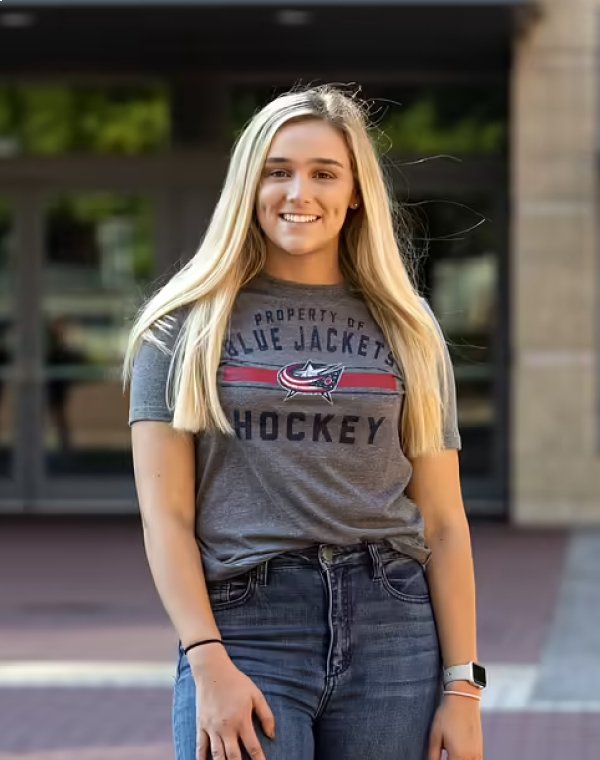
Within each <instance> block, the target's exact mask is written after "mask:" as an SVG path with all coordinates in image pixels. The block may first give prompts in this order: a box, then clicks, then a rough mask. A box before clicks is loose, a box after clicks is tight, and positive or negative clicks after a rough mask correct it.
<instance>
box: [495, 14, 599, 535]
mask: <svg viewBox="0 0 600 760" xmlns="http://www.w3.org/2000/svg"><path fill="white" fill-rule="evenodd" d="M537 2H538V6H539V8H540V14H539V16H538V17H537V18H536V19H535V20H532V21H530V22H529V23H528V24H525V25H524V26H523V28H522V29H521V32H520V34H519V35H518V37H517V39H516V41H515V59H514V69H513V74H512V109H511V111H512V126H511V129H512V158H511V160H512V179H511V183H512V228H511V238H512V240H511V257H512V261H511V298H512V325H511V342H512V366H511V373H512V375H511V392H512V404H511V441H510V447H511V451H510V458H511V472H512V474H511V504H512V513H511V522H512V523H514V524H517V525H534V524H553V525H568V524H585V523H597V524H600V403H599V399H600V389H599V380H598V370H599V367H600V362H599V360H598V351H599V346H600V327H599V324H598V319H599V316H600V314H599V304H600V283H599V272H600V267H599V257H600V240H599V234H598V229H599V225H598V134H599V131H598V113H599V110H598V88H599V86H600V77H599V74H598V63H597V56H598V34H599V33H600V0H537Z"/></svg>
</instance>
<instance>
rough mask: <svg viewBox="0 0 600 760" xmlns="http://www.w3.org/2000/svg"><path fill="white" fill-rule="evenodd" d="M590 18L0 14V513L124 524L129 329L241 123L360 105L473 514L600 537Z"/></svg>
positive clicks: (530, 14) (403, 9) (226, 7)
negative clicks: (441, 347) (432, 350)
mask: <svg viewBox="0 0 600 760" xmlns="http://www.w3.org/2000/svg"><path fill="white" fill-rule="evenodd" d="M599 6H600V3H599V2H598V1H597V0H540V1H539V2H537V3H536V4H532V3H527V2H520V1H518V0H506V1H505V2H496V1H495V0H494V1H492V0H487V1H486V0H481V1H480V2H476V1H475V0H472V1H468V2H467V0H462V1H461V2H449V1H444V0H437V2H428V1H427V0H422V1H421V2H416V1H414V2H402V1H394V0H388V1H387V2H380V3H378V4H377V8H376V9H374V8H373V7H372V6H371V5H370V4H369V3H366V2H345V3H339V4H336V3H333V2H331V3H328V4H325V3H322V2H317V1H316V0H315V2H299V3H295V4H294V7H293V9H291V8H288V7H286V6H285V5H283V4H281V3H276V2H268V1H267V0H263V2H254V3H250V2H241V0H239V1H238V2H237V3H230V2H227V0H223V1H222V2H216V0H215V2H210V1H208V2H206V1H205V2H195V1H193V0H189V1H187V2H182V1H180V2H177V3H175V4H173V3H165V2H158V1H155V2H130V3H128V4H127V6H126V7H123V4H122V3H115V2H110V0H108V1H107V0H104V1H102V0H96V2H94V3H90V2H84V1H82V0H71V1H70V2H68V1H66V0H64V1H63V2H61V3H56V2H40V0H38V2H33V1H32V2H29V0H24V1H23V2H20V3H19V9H18V11H17V10H15V6H14V5H13V6H11V5H9V4H4V5H3V6H0V328H1V330H0V339H1V342H0V378H1V383H0V394H1V395H0V513H16V514H20V513H33V514H41V513H53V514H58V513H77V514H87V513H90V514H96V513H119V512H133V511H135V510H136V508H137V507H136V500H135V490H134V486H133V480H132V474H131V452H130V444H129V429H128V427H127V420H126V418H127V399H126V398H124V397H123V395H122V393H121V389H120V379H119V371H120V358H121V355H122V350H123V347H124V342H125V340H126V336H127V329H128V325H129V324H130V321H131V318H132V316H133V314H134V312H135V309H136V308H137V306H138V305H139V304H140V302H141V300H142V299H143V297H144V296H145V295H146V294H148V293H149V292H151V291H152V289H153V288H154V287H156V286H157V285H158V284H159V282H160V281H161V279H162V278H163V277H165V276H168V273H169V272H170V271H173V268H174V267H176V266H177V265H178V263H179V262H180V261H181V260H184V259H185V258H187V257H189V256H190V255H191V254H193V253H194V251H195V249H196V248H197V245H198V242H199V240H200V237H201V235H202V231H203V229H204V228H205V226H206V223H207V221H208V219H209V217H210V213H211V210H212V207H213V205H214V202H215V199H216V197H217V195H218V192H219V188H220V185H221V182H222V179H223V174H224V170H225V166H226V163H227V158H228V152H229V149H230V146H231V143H232V141H233V139H234V138H235V134H236V133H237V131H238V130H239V128H240V127H241V126H242V124H243V123H244V121H245V120H246V119H247V118H248V117H249V116H250V115H251V114H252V112H253V111H254V109H255V108H257V107H259V106H260V105H261V104H262V103H263V102H265V101H266V100H267V99H269V98H270V97H271V96H272V95H273V94H275V93H276V92H279V91H280V90H283V89H286V88H287V87H289V86H290V85H293V84H296V83H308V82H338V83H346V84H348V83H352V82H355V83H359V84H360V86H361V88H362V90H361V94H362V95H363V96H364V97H366V98H367V99H368V100H369V102H370V103H371V118H372V121H373V123H374V130H375V133H376V134H377V129H380V130H382V131H383V133H384V134H385V135H386V136H387V137H383V136H382V135H380V140H379V141H378V144H379V146H380V148H381V151H382V154H383V159H384V163H385V165H386V171H387V173H388V176H389V178H390V181H391V183H392V187H393V191H394V193H395V196H396V199H397V201H398V202H399V203H400V204H401V205H402V206H403V207H404V208H405V209H406V211H407V212H408V213H409V214H410V215H411V219H412V220H413V225H414V239H415V247H416V251H415V253H416V260H415V267H416V270H417V273H418V280H419V286H420V287H421V289H422V291H423V292H424V293H425V295H427V297H428V298H429V299H430V301H431V303H432V305H433V307H434V309H435V311H436V313H437V315H438V317H439V318H440V321H441V323H442V326H443V327H444V330H445V332H446V335H447V337H448V339H449V342H450V346H451V352H452V357H453V362H454V366H455V374H456V379H457V387H458V397H459V423H460V428H461V433H462V436H463V451H462V453H461V470H462V476H463V491H464V496H465V503H466V506H467V510H468V512H469V513H470V514H471V515H485V516H490V517H495V518H500V519H505V520H509V521H511V522H514V523H516V524H534V523H549V524H561V523H564V522H566V521H571V520H575V521H581V522H584V521H600V467H599V464H600V462H599V460H600V392H599V390H598V374H599V369H600V359H599V344H600V338H599V336H598V321H599V317H600V312H599V309H598V291H599V287H600V286H599V279H600V277H599V272H600V267H599V266H598V260H599V252H598V244H599V237H598V215H597V184H598V162H597V154H598V150H597V149H598V129H597V124H598V104H597V90H598V84H599V81H598V74H599V71H598V54H597V48H598V34H599V31H600V13H599V10H600V8H599Z"/></svg>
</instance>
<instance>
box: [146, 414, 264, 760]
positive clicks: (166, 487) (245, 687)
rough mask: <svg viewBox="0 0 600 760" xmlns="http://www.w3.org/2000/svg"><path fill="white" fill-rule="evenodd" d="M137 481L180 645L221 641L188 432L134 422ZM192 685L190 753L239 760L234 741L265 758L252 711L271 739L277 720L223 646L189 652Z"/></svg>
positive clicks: (153, 560)
mask: <svg viewBox="0 0 600 760" xmlns="http://www.w3.org/2000/svg"><path fill="white" fill-rule="evenodd" d="M131 435H132V448H133V464H134V472H135V482H136V488H137V493H138V500H139V504H140V511H141V515H142V524H143V527H144V545H145V547H146V556H147V557H148V563H149V565H150V571H151V573H152V577H153V580H154V584H155V586H156V589H157V591H158V594H159V596H160V599H161V601H162V603H163V605H164V607H165V610H166V611H167V614H168V615H169V617H170V619H171V622H172V623H173V626H174V627H175V629H176V631H177V632H178V634H179V638H180V639H181V641H182V643H183V645H184V647H185V646H186V645H187V644H191V643H193V642H195V641H199V640H201V639H214V638H217V639H218V638H220V633H219V630H218V628H217V624H216V621H215V618H214V615H213V612H212V608H211V605H210V599H209V597H208V591H207V588H206V580H205V577H204V572H203V569H202V561H201V556H200V551H199V549H198V545H197V543H196V539H195V503H196V498H195V480H196V478H195V468H196V461H195V452H194V439H193V436H192V435H191V434H188V433H181V432H179V431H176V430H174V429H173V428H172V427H171V425H170V424H169V423H168V422H157V421H156V422H155V421H150V420H140V421H138V422H136V423H134V424H133V425H132V433H131ZM187 657H188V661H189V663H190V667H191V670H192V675H193V677H194V681H195V684H196V690H197V699H196V707H197V709H199V705H201V706H202V709H201V710H200V711H199V712H198V713H197V716H196V731H197V740H196V741H197V744H196V756H197V757H198V758H199V760H206V758H207V757H208V755H209V754H210V755H211V756H213V757H217V756H218V757H223V756H224V753H223V752H224V750H225V751H226V753H227V757H230V758H232V759H233V758H239V759H240V760H241V754H240V747H239V743H240V742H242V744H243V745H244V746H245V747H246V749H247V751H248V753H249V755H250V757H252V758H255V759H256V760H265V755H264V752H263V750H262V748H261V745H260V743H259V740H258V737H257V735H256V732H255V729H254V725H253V723H252V713H253V711H255V712H256V714H257V716H258V718H259V720H260V722H261V723H262V727H263V730H264V733H265V734H266V735H267V736H269V737H271V738H272V737H273V735H274V727H275V719H274V717H273V713H272V712H271V709H270V707H269V705H268V704H267V701H266V699H265V697H264V695H263V694H262V692H261V691H260V690H259V689H258V688H257V687H256V685H255V684H254V683H253V682H252V681H251V680H250V679H249V678H248V677H247V676H246V675H245V674H243V673H242V672H241V671H239V670H238V669H237V668H236V667H235V665H234V663H233V662H232V660H231V659H230V658H229V655H228V654H227V651H226V650H225V648H224V646H222V645H221V644H218V643H215V644H207V645H205V646H201V647H195V648H194V649H191V650H190V652H189V653H188V655H187Z"/></svg>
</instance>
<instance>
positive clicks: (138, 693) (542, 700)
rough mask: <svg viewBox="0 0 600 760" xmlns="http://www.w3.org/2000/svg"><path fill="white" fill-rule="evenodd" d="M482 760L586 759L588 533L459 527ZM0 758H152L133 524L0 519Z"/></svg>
mask: <svg viewBox="0 0 600 760" xmlns="http://www.w3.org/2000/svg"><path fill="white" fill-rule="evenodd" d="M472 537H473V548H474V555H475V566H476V573H477V588H478V618H479V622H478V625H479V642H480V646H479V649H480V657H481V659H482V661H484V662H485V663H486V664H487V665H488V666H489V671H490V680H491V684H492V685H491V687H490V688H489V689H488V690H487V691H486V693H485V699H484V702H483V717H484V731H485V746H486V753H485V760H505V759H506V758H510V759H511V760H512V758H515V760H558V759H559V758H560V760H563V759H564V758H565V757H569V758H572V759H573V760H592V758H597V757H598V744H599V743H600V693H599V694H597V693H596V688H597V684H598V679H597V677H596V676H597V675H598V674H599V673H600V655H599V654H598V653H599V652H600V646H599V645H598V642H599V640H600V634H598V631H599V630H600V531H598V530H593V531H590V530H587V531H584V530H581V531H578V532H574V533H572V534H568V533H566V532H564V531H560V530H549V531H543V530H528V531H518V530H515V529H512V528H509V527H507V526H504V525H496V524H489V523H479V524H477V523H476V524H474V525H472ZM0 577H1V578H2V579H3V582H2V583H1V584H0V760H9V759H12V758H15V760H16V758H19V759H20V760H159V758H160V760H167V759H168V758H172V757H173V753H172V749H171V743H170V700H171V686H172V683H173V678H174V668H175V656H176V643H177V642H176V637H175V634H174V632H173V631H172V629H171V626H170V624H169V622H168V620H167V619H166V615H165V613H164V612H163V610H162V608H161V606H160V603H159V601H158V598H157V595H156V592H155V590H154V587H153V585H152V581H151V578H150V574H149V571H148V569H147V565H146V561H145V557H144V550H143V543H142V538H141V529H140V526H139V522H138V520H137V519H131V518H120V519H116V518H112V519H94V518H89V519H87V520H83V519H79V520H75V519H73V518H71V519H68V520H67V519H64V520H63V519H60V520H57V519H43V518H35V519H34V518H31V519H28V520H24V519H21V520H18V519H14V518H4V519H3V520H2V521H0Z"/></svg>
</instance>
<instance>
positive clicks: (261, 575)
mask: <svg viewBox="0 0 600 760" xmlns="http://www.w3.org/2000/svg"><path fill="white" fill-rule="evenodd" d="M256 573H257V577H258V585H259V586H266V585H267V581H268V578H269V560H268V559H266V560H265V561H264V562H261V563H260V565H259V566H258V568H257V570H256Z"/></svg>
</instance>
